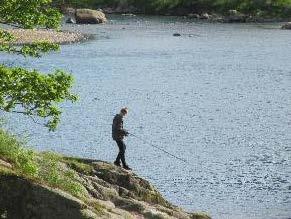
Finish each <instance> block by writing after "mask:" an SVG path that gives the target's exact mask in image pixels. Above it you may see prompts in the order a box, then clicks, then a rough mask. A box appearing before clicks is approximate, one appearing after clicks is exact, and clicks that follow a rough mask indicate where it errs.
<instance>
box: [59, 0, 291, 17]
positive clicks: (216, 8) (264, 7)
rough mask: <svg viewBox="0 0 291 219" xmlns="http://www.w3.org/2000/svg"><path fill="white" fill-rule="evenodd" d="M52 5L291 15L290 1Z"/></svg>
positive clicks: (98, 0) (77, 1) (108, 0)
mask: <svg viewBox="0 0 291 219" xmlns="http://www.w3.org/2000/svg"><path fill="white" fill-rule="evenodd" d="M54 3H55V4H66V5H71V6H73V7H90V8H98V7H113V8H114V7H118V6H119V5H128V6H134V7H136V8H137V9H138V10H139V11H140V12H142V13H146V14H153V13H164V12H167V11H172V10H176V9H184V11H191V12H205V11H206V12H217V13H222V14H223V13H227V12H228V11H229V10H232V9H235V10H238V11H240V12H243V13H246V14H250V15H259V16H290V15H291V0H54Z"/></svg>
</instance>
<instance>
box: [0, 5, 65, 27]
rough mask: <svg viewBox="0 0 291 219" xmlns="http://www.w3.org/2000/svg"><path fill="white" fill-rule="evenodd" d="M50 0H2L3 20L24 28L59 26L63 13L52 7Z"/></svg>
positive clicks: (1, 12)
mask: <svg viewBox="0 0 291 219" xmlns="http://www.w3.org/2000/svg"><path fill="white" fill-rule="evenodd" d="M50 3H51V1H50V0H1V2H0V14H1V22H2V23H6V24H17V25H19V26H21V27H23V28H29V29H31V28H34V27H38V26H41V27H46V28H54V29H55V28H58V27H59V26H60V22H61V14H60V13H59V11H58V10H56V9H53V8H51V7H50V5H49V4H50Z"/></svg>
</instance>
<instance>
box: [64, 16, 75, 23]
mask: <svg viewBox="0 0 291 219" xmlns="http://www.w3.org/2000/svg"><path fill="white" fill-rule="evenodd" d="M66 23H67V24H75V23H76V20H75V19H74V18H71V17H69V18H68V19H67V20H66Z"/></svg>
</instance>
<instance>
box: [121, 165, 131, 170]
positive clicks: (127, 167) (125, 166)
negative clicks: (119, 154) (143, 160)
mask: <svg viewBox="0 0 291 219" xmlns="http://www.w3.org/2000/svg"><path fill="white" fill-rule="evenodd" d="M123 169H126V170H131V168H130V167H129V166H127V165H124V166H123Z"/></svg>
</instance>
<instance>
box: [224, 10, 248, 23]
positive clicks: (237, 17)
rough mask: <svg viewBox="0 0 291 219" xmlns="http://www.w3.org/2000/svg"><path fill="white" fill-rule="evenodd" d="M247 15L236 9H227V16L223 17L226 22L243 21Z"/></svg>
mask: <svg viewBox="0 0 291 219" xmlns="http://www.w3.org/2000/svg"><path fill="white" fill-rule="evenodd" d="M248 17H249V16H247V15H245V14H243V13H240V12H239V11H237V10H229V11H228V16H226V17H225V22H227V23H245V22H246V21H247V19H248Z"/></svg>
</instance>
